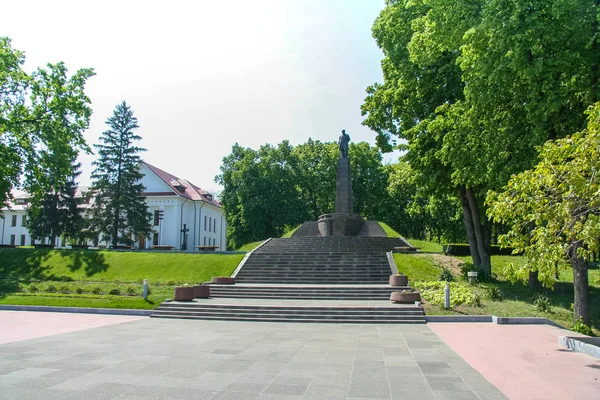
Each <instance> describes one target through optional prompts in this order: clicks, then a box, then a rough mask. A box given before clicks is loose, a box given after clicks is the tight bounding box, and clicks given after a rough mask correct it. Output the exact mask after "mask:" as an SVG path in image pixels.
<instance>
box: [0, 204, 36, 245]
mask: <svg viewBox="0 0 600 400" xmlns="http://www.w3.org/2000/svg"><path fill="white" fill-rule="evenodd" d="M26 215H27V212H26V211H25V210H8V211H4V218H3V219H1V220H0V240H1V244H11V235H14V244H15V245H16V246H19V245H21V236H23V235H24V238H25V245H26V246H29V245H30V244H31V236H30V235H29V230H28V229H27V227H24V226H22V221H23V217H24V216H26ZM13 216H16V217H17V221H16V222H17V223H16V226H12V219H13Z"/></svg>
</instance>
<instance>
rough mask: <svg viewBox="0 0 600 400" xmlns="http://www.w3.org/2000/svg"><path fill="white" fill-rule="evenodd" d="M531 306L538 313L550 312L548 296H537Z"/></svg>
mask: <svg viewBox="0 0 600 400" xmlns="http://www.w3.org/2000/svg"><path fill="white" fill-rule="evenodd" d="M533 305H534V306H535V307H536V308H537V309H538V311H543V312H548V311H550V299H549V298H548V296H544V295H542V294H538V296H537V298H536V299H535V300H534V302H533Z"/></svg>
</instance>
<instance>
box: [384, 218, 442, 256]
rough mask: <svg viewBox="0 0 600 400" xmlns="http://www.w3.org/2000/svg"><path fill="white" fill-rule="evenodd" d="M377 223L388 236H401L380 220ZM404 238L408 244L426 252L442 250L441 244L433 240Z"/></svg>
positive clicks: (439, 251)
mask: <svg viewBox="0 0 600 400" xmlns="http://www.w3.org/2000/svg"><path fill="white" fill-rule="evenodd" d="M379 225H381V227H382V228H383V230H384V231H385V233H386V234H387V236H388V237H402V236H401V235H400V234H399V233H398V232H396V231H395V230H393V229H392V228H390V226H389V225H388V224H385V223H383V222H380V223H379ZM406 240H408V242H409V243H410V244H412V245H413V246H415V247H418V248H419V250H420V251H423V252H428V253H441V252H442V245H441V244H438V243H433V242H426V241H424V240H418V239H409V238H406Z"/></svg>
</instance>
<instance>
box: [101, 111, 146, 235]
mask: <svg viewBox="0 0 600 400" xmlns="http://www.w3.org/2000/svg"><path fill="white" fill-rule="evenodd" d="M106 124H107V125H108V126H109V129H108V130H106V131H104V132H103V133H102V135H101V136H100V142H101V143H100V144H96V145H94V147H95V148H96V149H97V151H98V159H97V160H96V161H94V163H93V165H94V166H95V167H96V169H95V170H94V172H93V173H92V180H93V184H92V190H93V192H94V195H95V197H96V200H95V203H94V208H93V214H92V215H93V218H94V223H95V224H96V228H97V230H98V232H100V233H101V235H102V239H103V240H108V241H109V242H110V243H111V245H112V246H117V245H119V244H126V245H130V244H132V242H133V240H132V237H133V236H147V235H148V234H149V233H150V231H151V229H152V227H151V225H150V213H149V212H148V206H147V205H146V201H145V199H144V196H143V192H144V185H142V184H141V183H140V180H141V178H142V177H143V174H142V173H141V172H140V170H139V164H140V162H141V158H140V155H139V154H140V152H142V151H145V149H143V148H141V147H138V146H136V145H135V142H137V141H139V140H140V139H141V137H140V136H139V135H136V134H135V133H134V131H135V129H137V128H139V126H138V121H137V118H136V117H135V116H134V115H133V110H132V109H131V107H129V106H128V105H127V103H125V101H123V102H122V103H121V104H119V105H117V107H116V108H115V111H114V113H113V115H112V117H110V118H108V119H107V120H106Z"/></svg>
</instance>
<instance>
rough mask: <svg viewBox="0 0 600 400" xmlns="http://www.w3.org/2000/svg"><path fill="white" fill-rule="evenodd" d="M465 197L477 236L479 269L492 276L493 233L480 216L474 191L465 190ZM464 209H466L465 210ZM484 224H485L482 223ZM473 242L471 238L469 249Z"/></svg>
mask: <svg viewBox="0 0 600 400" xmlns="http://www.w3.org/2000/svg"><path fill="white" fill-rule="evenodd" d="M464 190H465V197H466V199H467V202H468V208H469V210H470V212H471V221H472V225H473V232H474V236H475V241H476V242H475V245H476V246H477V253H478V255H479V260H480V261H479V262H480V264H479V265H478V267H479V269H480V270H482V271H483V272H484V273H485V274H486V275H488V276H491V275H492V262H491V259H490V252H489V243H490V239H491V237H490V236H491V232H490V229H488V226H487V221H482V219H481V215H480V214H479V204H478V203H477V200H476V199H475V194H474V193H473V189H471V188H465V189H464ZM463 209H464V208H463ZM482 222H483V223H482ZM470 242H471V240H470V238H469V247H472V246H471V243H470Z"/></svg>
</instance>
